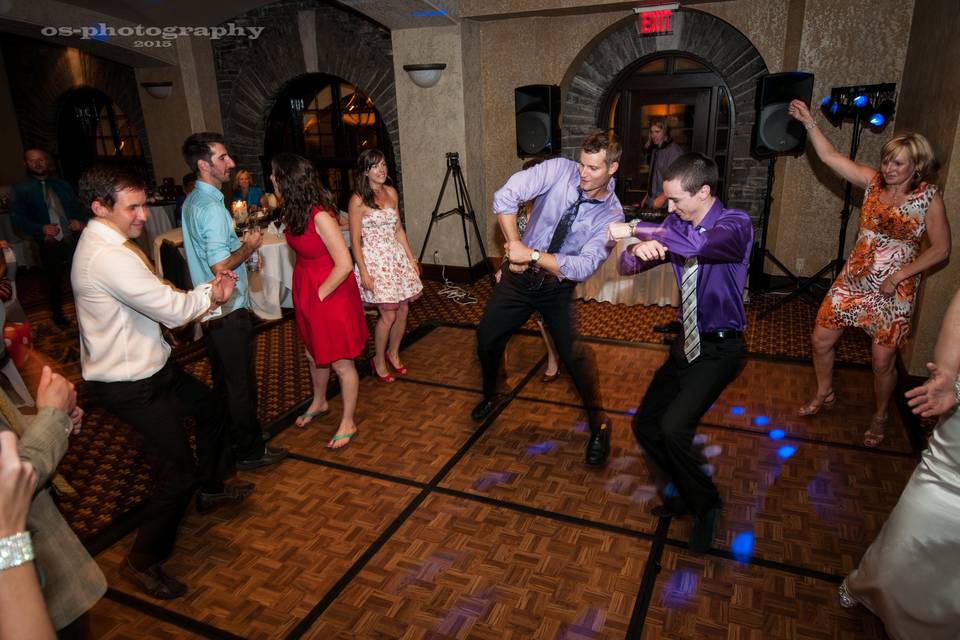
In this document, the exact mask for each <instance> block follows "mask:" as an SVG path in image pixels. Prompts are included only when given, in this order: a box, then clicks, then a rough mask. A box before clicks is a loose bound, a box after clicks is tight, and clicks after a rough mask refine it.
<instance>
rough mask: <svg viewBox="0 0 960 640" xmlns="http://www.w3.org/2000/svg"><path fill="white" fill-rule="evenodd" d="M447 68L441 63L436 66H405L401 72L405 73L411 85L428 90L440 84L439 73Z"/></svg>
mask: <svg viewBox="0 0 960 640" xmlns="http://www.w3.org/2000/svg"><path fill="white" fill-rule="evenodd" d="M446 68H447V65H445V64H443V63H437V64H405V65H403V70H404V71H406V72H407V75H409V76H410V79H411V80H413V84H415V85H417V86H418V87H423V88H424V89H428V88H430V87H432V86H434V85H435V84H437V83H438V82H440V72H441V71H443V70H444V69H446Z"/></svg>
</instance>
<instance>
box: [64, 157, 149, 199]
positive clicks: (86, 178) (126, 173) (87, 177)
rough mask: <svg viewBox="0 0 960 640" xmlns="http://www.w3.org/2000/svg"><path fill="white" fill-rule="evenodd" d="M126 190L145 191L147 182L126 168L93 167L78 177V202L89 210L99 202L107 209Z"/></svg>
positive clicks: (103, 165)
mask: <svg viewBox="0 0 960 640" xmlns="http://www.w3.org/2000/svg"><path fill="white" fill-rule="evenodd" d="M127 189H133V190H134V191H146V189H147V182H146V180H144V179H143V176H141V175H140V174H139V173H137V172H136V171H134V170H133V169H129V168H127V167H117V166H110V165H105V164H99V165H94V166H93V167H91V168H89V169H87V171H85V172H84V174H83V175H82V176H80V200H81V201H82V202H83V204H84V206H86V207H87V208H90V207H92V206H93V203H94V202H99V203H100V204H102V205H103V206H105V207H107V208H108V209H112V208H113V205H115V204H116V203H117V194H118V193H120V192H121V191H126V190H127Z"/></svg>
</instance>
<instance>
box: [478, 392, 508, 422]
mask: <svg viewBox="0 0 960 640" xmlns="http://www.w3.org/2000/svg"><path fill="white" fill-rule="evenodd" d="M503 400H504V398H503V396H502V395H500V394H495V395H494V396H493V397H491V398H484V399H482V400H481V401H480V402H478V403H477V406H475V407H474V408H473V411H471V412H470V418H471V419H472V420H473V421H474V422H483V421H484V420H486V419H487V416H489V415H490V414H491V413H493V410H494V409H496V408H497V407H499V406H500V405H501V404H502V403H503Z"/></svg>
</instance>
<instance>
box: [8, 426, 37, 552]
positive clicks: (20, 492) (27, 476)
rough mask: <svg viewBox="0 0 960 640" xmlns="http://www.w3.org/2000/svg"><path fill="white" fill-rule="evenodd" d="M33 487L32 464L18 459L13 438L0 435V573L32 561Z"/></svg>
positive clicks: (15, 436)
mask: <svg viewBox="0 0 960 640" xmlns="http://www.w3.org/2000/svg"><path fill="white" fill-rule="evenodd" d="M36 488H37V473H36V471H34V469H33V465H31V464H30V463H29V462H26V461H24V460H21V459H20V456H19V454H18V452H17V435H16V434H15V433H14V432H13V431H3V432H0V570H4V569H10V568H12V567H16V566H19V565H21V564H23V563H24V562H29V561H30V560H32V559H33V550H32V548H31V547H30V534H28V533H26V532H25V530H26V528H27V513H28V512H29V511H30V503H31V502H32V501H33V492H34V491H35V490H36Z"/></svg>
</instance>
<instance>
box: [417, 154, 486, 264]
mask: <svg viewBox="0 0 960 640" xmlns="http://www.w3.org/2000/svg"><path fill="white" fill-rule="evenodd" d="M450 176H453V190H454V192H455V193H456V197H457V206H456V207H455V208H453V209H450V210H449V211H444V212H442V213H441V212H440V203H441V202H443V193H444V191H446V190H447V182H448V181H449V180H450ZM453 214H457V215H459V216H460V226H461V227H462V228H463V249H464V251H466V252H467V270H468V271H470V273H471V277H470V280H471V281H473V277H472V272H473V260H472V259H471V258H470V242H469V241H468V240H467V219H468V218H469V220H470V223H471V224H472V225H473V232H474V233H476V234H477V244H478V245H480V257H481V258H482V259H483V263H484V264H485V265H486V266H487V271H488V272H490V278H491V280H492V279H493V277H494V276H493V269H492V268H491V267H490V262H489V261H488V260H487V252H486V250H485V249H484V248H483V237H482V236H481V235H480V228H479V227H478V226H477V214H476V213H474V211H473V205H472V204H471V203H470V194H469V193H467V185H466V183H465V182H464V181H463V172H462V171H461V170H460V154H459V153H457V152H455V151H453V152H450V153H448V154H447V174H446V175H445V176H443V186H441V187H440V195H438V196H437V204H436V206H435V207H434V208H433V213H432V214H430V225H429V226H428V227H427V235H426V236H425V237H424V238H423V246H422V247H421V248H420V258H419V261H420V262H421V263H422V262H423V254H424V253H425V252H426V250H427V243H428V242H429V241H430V232H431V231H433V225H434V224H435V223H436V222H437V221H438V220H442V219H444V218H446V217H447V216H452V215H453Z"/></svg>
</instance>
